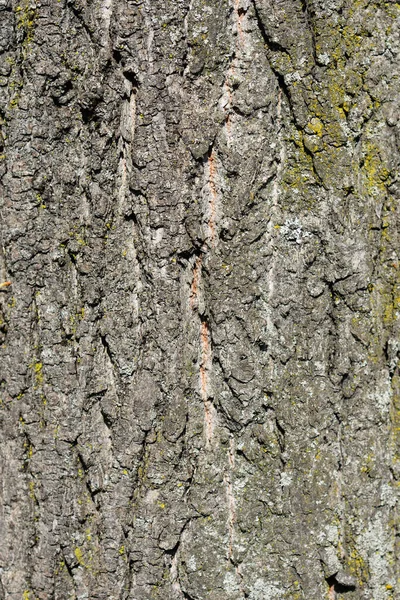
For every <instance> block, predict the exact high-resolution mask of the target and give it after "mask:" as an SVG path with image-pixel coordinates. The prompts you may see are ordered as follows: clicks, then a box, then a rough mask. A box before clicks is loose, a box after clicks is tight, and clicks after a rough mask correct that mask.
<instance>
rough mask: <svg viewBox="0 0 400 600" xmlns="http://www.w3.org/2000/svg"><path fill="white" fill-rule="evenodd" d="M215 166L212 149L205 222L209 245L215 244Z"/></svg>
mask: <svg viewBox="0 0 400 600" xmlns="http://www.w3.org/2000/svg"><path fill="white" fill-rule="evenodd" d="M216 174H217V166H216V161H215V154H214V150H212V151H211V153H210V156H209V157H208V186H209V192H210V194H209V207H208V210H209V214H208V223H207V239H208V242H209V245H210V246H211V247H213V246H215V227H216V216H217V198H218V193H217V187H216Z"/></svg>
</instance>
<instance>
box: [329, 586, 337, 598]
mask: <svg viewBox="0 0 400 600" xmlns="http://www.w3.org/2000/svg"><path fill="white" fill-rule="evenodd" d="M328 599H329V600H336V592H335V586H334V585H331V586H330V588H329V591H328Z"/></svg>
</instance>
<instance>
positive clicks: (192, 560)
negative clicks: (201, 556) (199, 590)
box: [187, 555, 197, 573]
mask: <svg viewBox="0 0 400 600" xmlns="http://www.w3.org/2000/svg"><path fill="white" fill-rule="evenodd" d="M187 568H188V571H189V572H191V573H194V572H195V571H196V570H197V563H196V557H195V556H193V555H192V556H190V557H189V559H188V561H187Z"/></svg>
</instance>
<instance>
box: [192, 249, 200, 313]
mask: <svg viewBox="0 0 400 600" xmlns="http://www.w3.org/2000/svg"><path fill="white" fill-rule="evenodd" d="M202 265H203V259H202V257H201V256H199V257H198V258H197V260H196V262H195V264H194V267H193V280H192V285H191V286H190V296H189V304H190V308H191V309H192V310H195V309H196V308H197V305H198V295H199V285H200V280H201V270H202Z"/></svg>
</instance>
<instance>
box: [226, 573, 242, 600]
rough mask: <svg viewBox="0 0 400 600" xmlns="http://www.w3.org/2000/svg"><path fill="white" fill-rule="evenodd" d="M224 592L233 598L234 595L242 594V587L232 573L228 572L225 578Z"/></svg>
mask: <svg viewBox="0 0 400 600" xmlns="http://www.w3.org/2000/svg"><path fill="white" fill-rule="evenodd" d="M223 586H224V590H225V592H226V593H227V594H228V595H229V596H232V597H233V594H237V593H238V592H240V586H239V584H238V581H237V577H236V575H235V574H234V573H232V572H231V571H228V572H227V573H226V575H225V577H224V583H223Z"/></svg>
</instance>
